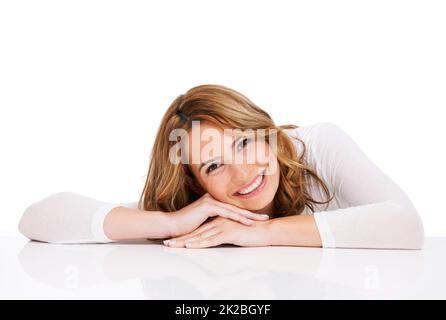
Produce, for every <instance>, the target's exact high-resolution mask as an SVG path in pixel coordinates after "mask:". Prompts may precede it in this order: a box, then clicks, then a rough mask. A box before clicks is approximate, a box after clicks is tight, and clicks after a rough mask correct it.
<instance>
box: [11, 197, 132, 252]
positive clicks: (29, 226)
mask: <svg viewBox="0 0 446 320" xmlns="http://www.w3.org/2000/svg"><path fill="white" fill-rule="evenodd" d="M137 205H138V202H128V203H109V202H103V201H99V200H96V199H93V198H90V197H86V196H83V195H80V194H76V193H73V192H60V193H56V194H53V195H51V196H49V197H46V198H44V199H42V200H40V201H38V202H35V203H33V204H31V205H30V206H29V207H28V208H26V210H25V212H24V213H23V215H22V217H21V219H20V222H19V226H18V228H19V231H20V232H21V233H22V234H23V235H24V236H26V237H27V238H29V239H31V240H38V241H44V242H51V243H107V242H114V241H116V240H112V239H109V238H108V237H107V236H106V235H105V233H104V229H103V223H104V220H105V217H106V215H107V213H109V212H110V210H111V209H113V208H115V207H118V206H124V207H128V208H137Z"/></svg>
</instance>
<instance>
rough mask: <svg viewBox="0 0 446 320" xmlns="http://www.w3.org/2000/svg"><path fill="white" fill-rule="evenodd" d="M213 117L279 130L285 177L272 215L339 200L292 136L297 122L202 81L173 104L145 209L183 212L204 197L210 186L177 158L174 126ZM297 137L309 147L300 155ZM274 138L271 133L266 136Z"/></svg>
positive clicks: (153, 158) (157, 145) (159, 137)
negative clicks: (316, 190)
mask: <svg viewBox="0 0 446 320" xmlns="http://www.w3.org/2000/svg"><path fill="white" fill-rule="evenodd" d="M193 120H200V121H204V120H206V121H209V122H211V123H212V124H214V125H216V126H219V127H221V128H231V129H241V130H246V129H253V130H254V131H256V129H265V131H266V132H270V130H271V129H275V130H276V131H275V132H276V133H277V140H276V141H277V144H276V147H277V152H276V156H277V160H278V168H279V170H280V180H279V186H278V189H277V192H276V194H275V196H274V212H272V216H271V217H272V218H274V217H283V216H291V215H299V214H301V213H302V212H303V211H304V209H305V207H308V208H309V209H310V210H311V211H312V212H313V213H314V205H313V204H314V203H317V204H324V203H326V204H327V207H328V203H329V202H330V201H331V200H332V199H333V197H334V195H333V196H332V197H330V192H329V189H328V188H327V186H326V185H325V183H324V181H323V180H322V179H321V178H319V176H318V174H317V173H316V172H315V169H313V168H311V167H310V166H309V165H308V164H307V163H306V162H305V153H306V147H305V143H304V142H303V141H302V140H301V139H299V138H298V137H290V136H289V135H288V134H287V133H286V130H287V129H296V128H299V126H297V125H292V124H288V125H281V126H276V125H275V124H274V121H273V120H272V118H271V117H270V115H269V114H268V113H267V112H265V111H264V110H262V109H261V108H260V107H258V106H257V105H256V104H255V103H253V102H252V101H251V100H249V99H248V98H247V97H246V96H244V95H242V94H241V93H239V92H237V91H235V90H233V89H230V88H228V87H225V86H222V85H212V84H206V85H199V86H196V87H194V88H191V89H190V90H188V91H187V92H186V93H185V94H181V95H179V96H178V97H177V98H176V99H175V100H174V101H173V102H172V104H171V105H170V106H169V108H168V109H167V111H166V113H165V114H164V116H163V118H162V120H161V124H160V126H159V128H158V131H157V134H156V138H155V141H154V144H153V148H152V150H151V154H150V163H149V169H148V174H147V176H146V182H145V185H144V188H143V191H142V193H141V197H140V199H139V203H138V206H139V209H142V210H149V211H165V212H172V211H177V210H179V209H181V208H183V207H185V206H187V205H189V204H190V203H192V202H193V201H195V200H197V199H198V198H200V197H201V196H202V195H203V194H204V193H206V190H204V189H203V188H202V187H201V186H200V185H199V183H198V182H197V181H196V179H195V177H194V175H193V173H192V171H191V170H190V168H189V166H188V165H187V164H184V163H178V164H175V163H172V162H171V161H170V158H169V152H170V150H171V148H172V147H174V146H175V145H176V144H177V143H178V142H177V141H169V135H170V133H171V132H172V131H173V130H174V129H184V130H186V131H189V130H190V129H191V128H192V121H193ZM291 139H297V140H298V141H299V142H300V143H302V146H303V153H302V154H301V156H300V157H299V156H298V154H297V150H296V148H295V145H294V143H293V141H292V140H291ZM265 140H266V141H267V142H269V135H268V134H267V135H266V136H265ZM310 179H314V181H316V183H318V184H320V185H321V187H322V189H323V191H324V193H325V195H326V196H327V200H326V201H316V200H315V199H313V198H312V197H311V196H310V193H309V191H308V186H309V183H310Z"/></svg>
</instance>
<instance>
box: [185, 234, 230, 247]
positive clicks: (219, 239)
mask: <svg viewBox="0 0 446 320" xmlns="http://www.w3.org/2000/svg"><path fill="white" fill-rule="evenodd" d="M223 243H225V242H224V239H223V233H221V232H220V233H216V234H214V235H212V236H210V237H207V238H205V239H200V240H196V241H191V242H186V243H185V247H186V248H191V249H198V248H208V247H215V246H218V245H220V244H223Z"/></svg>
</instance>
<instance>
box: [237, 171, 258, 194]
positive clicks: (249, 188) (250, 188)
mask: <svg viewBox="0 0 446 320" xmlns="http://www.w3.org/2000/svg"><path fill="white" fill-rule="evenodd" d="M265 171H266V169H265V170H263V171H262V172H261V173H260V174H259V175H257V176H256V177H255V179H254V180H253V181H252V182H251V183H250V184H249V185H248V186H247V187H244V188H242V189H240V190H238V191H237V192H235V193H234V195H235V196H249V195H252V194H254V193H256V191H261V189H263V186H264V184H265Z"/></svg>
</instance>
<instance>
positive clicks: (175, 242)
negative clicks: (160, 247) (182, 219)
mask: <svg viewBox="0 0 446 320" xmlns="http://www.w3.org/2000/svg"><path fill="white" fill-rule="evenodd" d="M218 233H220V231H219V230H218V229H217V228H210V229H207V230H204V231H202V232H198V233H195V232H192V233H191V234H187V235H184V236H181V237H179V238H173V239H170V240H169V241H168V242H166V241H165V242H164V244H165V245H167V246H169V247H172V248H182V247H184V246H185V245H186V243H189V242H194V241H201V240H204V239H206V238H209V237H211V236H213V235H215V234H218Z"/></svg>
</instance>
